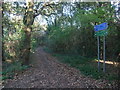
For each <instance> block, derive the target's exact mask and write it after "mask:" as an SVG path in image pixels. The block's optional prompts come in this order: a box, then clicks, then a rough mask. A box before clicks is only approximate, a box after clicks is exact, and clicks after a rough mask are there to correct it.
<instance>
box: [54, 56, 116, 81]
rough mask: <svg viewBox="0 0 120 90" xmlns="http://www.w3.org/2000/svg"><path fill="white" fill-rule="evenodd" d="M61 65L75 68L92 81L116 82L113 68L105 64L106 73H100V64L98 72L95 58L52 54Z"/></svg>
mask: <svg viewBox="0 0 120 90" xmlns="http://www.w3.org/2000/svg"><path fill="white" fill-rule="evenodd" d="M53 56H55V57H57V58H58V60H59V61H60V62H62V63H65V64H68V65H69V66H71V67H75V68H76V69H78V70H80V71H81V72H82V73H83V74H84V75H86V76H90V77H92V78H94V79H106V80H109V81H113V80H118V74H116V72H115V71H114V69H115V68H113V66H109V65H107V64H106V69H107V71H106V73H103V71H102V64H101V68H100V71H99V72H98V68H97V62H95V58H86V57H82V56H80V55H72V54H53Z"/></svg>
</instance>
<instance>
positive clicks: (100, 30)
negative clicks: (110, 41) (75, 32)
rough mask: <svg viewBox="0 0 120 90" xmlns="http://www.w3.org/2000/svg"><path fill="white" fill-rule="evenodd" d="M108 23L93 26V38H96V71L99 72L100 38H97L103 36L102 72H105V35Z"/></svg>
mask: <svg viewBox="0 0 120 90" xmlns="http://www.w3.org/2000/svg"><path fill="white" fill-rule="evenodd" d="M107 28H108V23H102V24H99V25H95V26H94V31H95V36H97V42H98V71H100V49H99V48H100V38H99V36H103V60H104V63H103V72H105V36H106V35H107V30H106V29H107Z"/></svg>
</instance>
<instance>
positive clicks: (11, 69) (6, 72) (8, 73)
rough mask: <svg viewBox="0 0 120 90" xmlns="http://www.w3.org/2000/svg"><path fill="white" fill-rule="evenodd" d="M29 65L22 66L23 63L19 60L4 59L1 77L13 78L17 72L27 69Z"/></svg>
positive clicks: (3, 78)
mask: <svg viewBox="0 0 120 90" xmlns="http://www.w3.org/2000/svg"><path fill="white" fill-rule="evenodd" d="M28 67H29V66H21V63H20V62H18V61H16V62H12V63H8V62H6V61H4V62H3V65H2V69H3V70H2V72H0V74H2V77H0V79H1V80H5V79H13V77H14V75H15V73H17V72H20V71H22V70H25V69H27V68H28Z"/></svg>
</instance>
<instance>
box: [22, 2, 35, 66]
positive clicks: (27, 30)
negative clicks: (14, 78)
mask: <svg viewBox="0 0 120 90" xmlns="http://www.w3.org/2000/svg"><path fill="white" fill-rule="evenodd" d="M26 3H27V8H26V12H25V15H24V18H23V22H24V25H25V26H24V34H25V35H24V41H23V50H22V60H23V61H22V65H28V64H29V55H30V42H31V31H32V25H33V22H34V12H33V6H34V1H33V0H26Z"/></svg>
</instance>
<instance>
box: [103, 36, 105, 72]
mask: <svg viewBox="0 0 120 90" xmlns="http://www.w3.org/2000/svg"><path fill="white" fill-rule="evenodd" d="M103 60H104V63H103V72H105V36H103Z"/></svg>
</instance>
